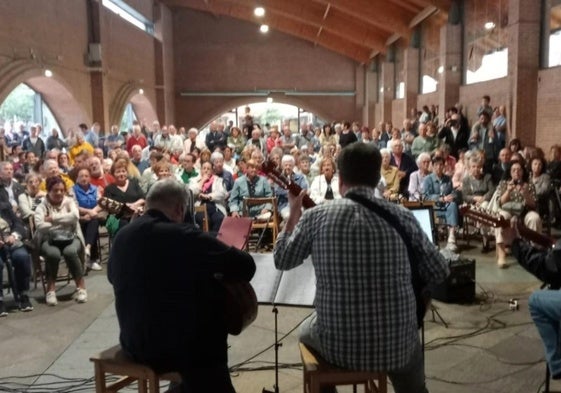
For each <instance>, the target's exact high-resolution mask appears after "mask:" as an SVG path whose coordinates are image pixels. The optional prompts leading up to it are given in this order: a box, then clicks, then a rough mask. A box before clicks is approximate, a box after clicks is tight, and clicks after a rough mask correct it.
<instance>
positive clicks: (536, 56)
mask: <svg viewBox="0 0 561 393" xmlns="http://www.w3.org/2000/svg"><path fill="white" fill-rule="evenodd" d="M540 12H541V10H540V7H539V6H537V4H536V2H535V1H534V0H510V2H509V8H508V78H509V86H510V95H511V99H512V102H511V108H512V109H511V110H512V113H510V114H508V115H509V117H510V119H511V135H510V137H514V136H515V137H517V138H520V140H521V141H522V145H523V146H526V145H529V146H535V144H536V129H535V128H536V109H537V91H538V84H537V80H538V70H539V62H540V19H541V15H540ZM546 23H549V21H547V22H546Z"/></svg>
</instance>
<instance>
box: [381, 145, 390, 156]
mask: <svg viewBox="0 0 561 393" xmlns="http://www.w3.org/2000/svg"><path fill="white" fill-rule="evenodd" d="M380 155H382V156H391V155H392V152H391V151H390V149H388V148H387V147H384V148H383V149H380Z"/></svg>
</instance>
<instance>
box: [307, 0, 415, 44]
mask: <svg viewBox="0 0 561 393" xmlns="http://www.w3.org/2000/svg"><path fill="white" fill-rule="evenodd" d="M313 1H315V2H317V3H320V4H323V5H328V4H330V5H331V7H333V8H337V9H339V10H341V11H342V12H344V13H346V14H348V15H350V16H352V17H353V18H356V19H357V20H361V21H363V22H366V23H369V24H371V25H373V26H375V27H377V28H379V29H382V30H384V31H386V32H388V33H390V34H392V33H397V34H399V35H401V36H403V37H407V36H409V34H410V32H411V31H410V30H409V27H408V25H409V20H410V19H411V18H412V17H413V16H414V14H412V13H411V12H409V11H407V10H405V9H404V8H402V7H399V6H397V5H395V4H392V3H388V2H387V1H386V0H313ZM381 10H383V11H381Z"/></svg>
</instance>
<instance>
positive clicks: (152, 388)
mask: <svg viewBox="0 0 561 393" xmlns="http://www.w3.org/2000/svg"><path fill="white" fill-rule="evenodd" d="M148 389H149V392H150V393H160V378H158V376H157V375H156V374H154V375H151V376H150V378H149V379H148Z"/></svg>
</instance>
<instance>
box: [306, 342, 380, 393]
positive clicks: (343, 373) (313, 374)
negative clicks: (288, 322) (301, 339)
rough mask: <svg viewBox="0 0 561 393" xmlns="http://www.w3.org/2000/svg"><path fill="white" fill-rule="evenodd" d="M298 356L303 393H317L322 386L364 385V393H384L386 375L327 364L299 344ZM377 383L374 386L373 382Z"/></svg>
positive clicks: (354, 386) (313, 352) (354, 387)
mask: <svg viewBox="0 0 561 393" xmlns="http://www.w3.org/2000/svg"><path fill="white" fill-rule="evenodd" d="M299 346H300V356H301V357H302V364H303V365H304V393H319V392H320V389H321V387H322V386H338V385H353V389H354V390H353V391H354V392H356V386H357V385H364V391H365V392H366V393H386V392H387V375H386V373H381V372H374V371H352V370H346V369H343V368H339V367H337V366H334V365H332V364H329V363H327V362H326V361H325V360H324V359H323V358H321V357H320V356H319V355H318V354H317V352H315V351H313V350H312V349H310V348H309V347H307V346H306V345H305V344H303V343H300V344H299ZM376 380H377V381H378V385H376V383H375V381H376Z"/></svg>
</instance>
